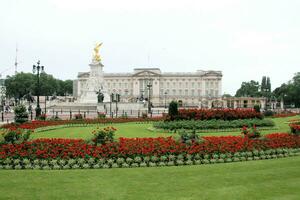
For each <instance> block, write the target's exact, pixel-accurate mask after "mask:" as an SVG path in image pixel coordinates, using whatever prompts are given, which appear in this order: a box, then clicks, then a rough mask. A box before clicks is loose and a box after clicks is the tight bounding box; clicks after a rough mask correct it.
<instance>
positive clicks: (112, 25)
mask: <svg viewBox="0 0 300 200" xmlns="http://www.w3.org/2000/svg"><path fill="white" fill-rule="evenodd" d="M299 10H300V1H299V0H285V1H283V0H239V1H234V0H226V1H225V0H219V1H216V0H209V1H207V0H193V1H191V0H182V1H176V0H151V1H150V0H148V1H144V0H126V1H125V0H118V1H117V0H106V1H104V0H103V1H102V0H80V1H79V0H0V73H1V72H2V71H5V70H6V69H7V68H10V69H9V70H7V71H6V72H4V73H3V75H7V74H12V73H14V68H13V64H14V59H15V54H16V53H15V49H16V44H17V45H18V49H19V51H18V61H19V68H18V70H19V71H25V72H29V71H31V69H32V65H33V64H34V63H36V61H37V60H41V63H42V64H43V65H44V66H45V69H46V72H47V73H50V74H53V75H54V76H55V77H57V78H61V79H75V78H76V76H77V73H78V72H82V71H88V70H89V67H88V64H89V63H90V61H91V57H92V49H93V47H94V45H95V43H96V42H103V45H102V48H101V50H100V55H101V56H102V63H103V64H104V70H105V72H132V70H133V68H135V67H159V68H160V69H161V70H162V71H163V72H194V71H196V70H199V69H201V70H221V71H222V72H223V93H231V94H235V91H236V90H237V89H238V88H239V87H240V85H241V82H242V81H249V80H252V79H253V80H258V81H261V77H262V76H263V75H268V76H270V78H271V82H272V88H273V89H274V88H275V87H278V86H280V85H281V83H283V82H287V81H288V80H290V79H291V78H292V76H293V74H294V73H295V72H297V71H298V72H299V71H300V54H299V53H300V12H299Z"/></svg>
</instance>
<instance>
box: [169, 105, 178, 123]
mask: <svg viewBox="0 0 300 200" xmlns="http://www.w3.org/2000/svg"><path fill="white" fill-rule="evenodd" d="M177 116H178V103H177V102H176V101H171V103H170V104H169V117H170V119H171V120H174V119H176V117H177Z"/></svg>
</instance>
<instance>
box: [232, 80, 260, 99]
mask: <svg viewBox="0 0 300 200" xmlns="http://www.w3.org/2000/svg"><path fill="white" fill-rule="evenodd" d="M259 88H260V85H259V82H257V81H254V80H251V81H250V82H243V83H242V85H241V88H240V89H238V90H237V91H236V94H235V96H236V97H260V96H261V94H260V91H259Z"/></svg>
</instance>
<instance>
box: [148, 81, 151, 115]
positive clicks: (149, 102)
mask: <svg viewBox="0 0 300 200" xmlns="http://www.w3.org/2000/svg"><path fill="white" fill-rule="evenodd" d="M151 81H152V79H148V83H147V88H148V92H149V93H148V113H151V87H152V83H151Z"/></svg>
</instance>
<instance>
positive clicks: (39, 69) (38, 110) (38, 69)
mask: <svg viewBox="0 0 300 200" xmlns="http://www.w3.org/2000/svg"><path fill="white" fill-rule="evenodd" d="M43 71H44V66H40V61H38V62H37V65H33V68H32V72H33V73H34V74H35V72H37V74H36V75H37V105H36V109H35V116H36V118H38V117H39V116H40V115H41V107H40V75H41V74H40V72H43Z"/></svg>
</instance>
